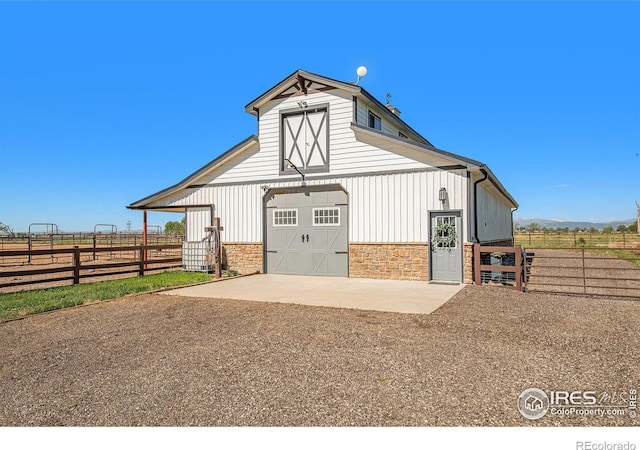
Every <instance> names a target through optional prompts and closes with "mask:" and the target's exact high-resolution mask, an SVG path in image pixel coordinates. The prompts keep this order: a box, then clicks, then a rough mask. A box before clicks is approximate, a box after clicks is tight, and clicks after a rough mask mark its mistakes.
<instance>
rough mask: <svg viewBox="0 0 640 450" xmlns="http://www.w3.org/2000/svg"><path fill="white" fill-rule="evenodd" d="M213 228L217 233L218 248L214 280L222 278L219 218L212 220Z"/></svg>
mask: <svg viewBox="0 0 640 450" xmlns="http://www.w3.org/2000/svg"><path fill="white" fill-rule="evenodd" d="M213 226H214V227H215V229H216V232H217V233H218V248H217V250H216V251H217V254H216V278H222V235H221V232H222V227H221V226H220V217H215V218H214V219H213Z"/></svg>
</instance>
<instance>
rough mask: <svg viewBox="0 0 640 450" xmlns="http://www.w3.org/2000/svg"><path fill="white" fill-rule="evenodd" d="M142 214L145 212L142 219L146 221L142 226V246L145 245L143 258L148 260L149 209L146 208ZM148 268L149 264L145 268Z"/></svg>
mask: <svg viewBox="0 0 640 450" xmlns="http://www.w3.org/2000/svg"><path fill="white" fill-rule="evenodd" d="M142 214H143V216H142V217H143V220H142V221H143V223H144V226H143V228H142V246H143V247H144V250H143V253H144V255H143V259H144V260H145V261H146V260H147V211H146V210H145V211H143V212H142ZM146 268H147V266H146V265H145V266H144V268H143V269H146Z"/></svg>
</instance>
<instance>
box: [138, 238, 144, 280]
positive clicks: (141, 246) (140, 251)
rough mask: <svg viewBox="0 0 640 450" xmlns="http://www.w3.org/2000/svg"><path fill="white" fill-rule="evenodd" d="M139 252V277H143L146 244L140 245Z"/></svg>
mask: <svg viewBox="0 0 640 450" xmlns="http://www.w3.org/2000/svg"><path fill="white" fill-rule="evenodd" d="M138 253H139V256H138V258H139V260H140V268H139V269H138V276H139V277H143V276H144V253H145V252H144V245H140V249H139V250H138Z"/></svg>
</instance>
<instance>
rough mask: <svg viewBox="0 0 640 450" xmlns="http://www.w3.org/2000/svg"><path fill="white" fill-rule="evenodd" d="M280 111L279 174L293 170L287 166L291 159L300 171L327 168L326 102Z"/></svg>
mask: <svg viewBox="0 0 640 450" xmlns="http://www.w3.org/2000/svg"><path fill="white" fill-rule="evenodd" d="M301 105H302V106H301V109H295V110H287V111H283V112H282V113H281V122H280V124H281V126H280V136H281V138H280V140H281V144H280V173H282V174H289V173H296V171H295V170H294V169H292V168H291V167H288V165H287V164H286V163H285V162H284V161H285V159H287V160H289V161H291V163H292V164H293V165H295V167H296V168H297V169H299V170H300V171H303V172H324V171H327V170H329V108H328V105H319V106H306V105H305V104H303V103H302V102H301Z"/></svg>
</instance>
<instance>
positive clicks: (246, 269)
mask: <svg viewBox="0 0 640 450" xmlns="http://www.w3.org/2000/svg"><path fill="white" fill-rule="evenodd" d="M222 268H223V270H227V269H230V270H235V271H236V272H239V273H241V274H246V273H253V272H256V271H258V272H262V243H260V242H249V243H245V242H223V243H222Z"/></svg>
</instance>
